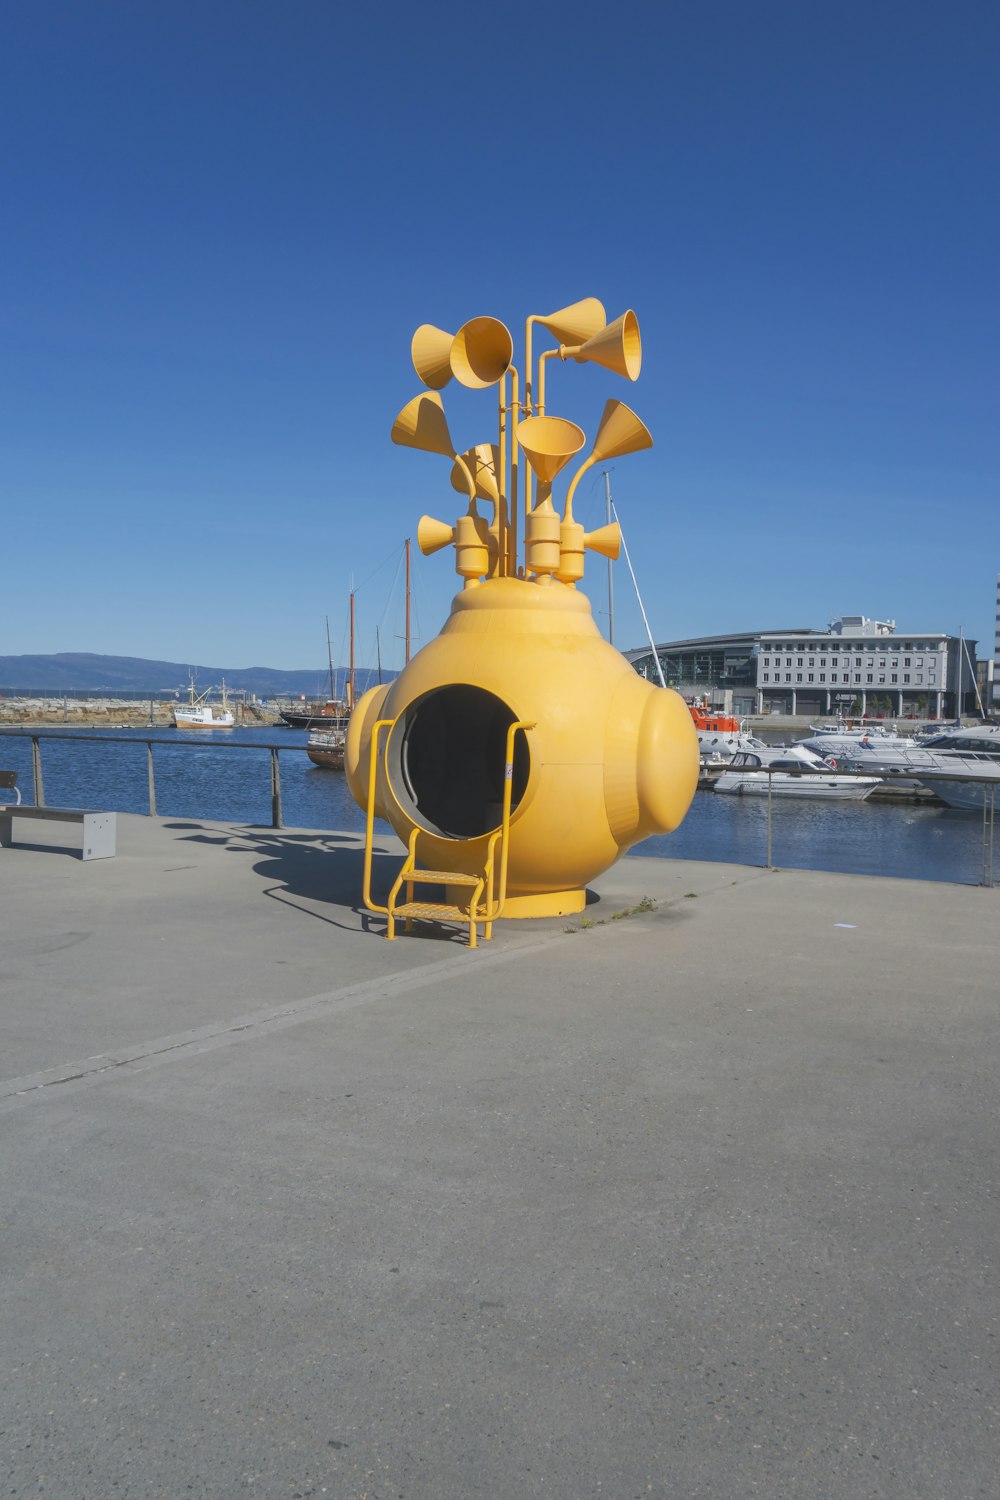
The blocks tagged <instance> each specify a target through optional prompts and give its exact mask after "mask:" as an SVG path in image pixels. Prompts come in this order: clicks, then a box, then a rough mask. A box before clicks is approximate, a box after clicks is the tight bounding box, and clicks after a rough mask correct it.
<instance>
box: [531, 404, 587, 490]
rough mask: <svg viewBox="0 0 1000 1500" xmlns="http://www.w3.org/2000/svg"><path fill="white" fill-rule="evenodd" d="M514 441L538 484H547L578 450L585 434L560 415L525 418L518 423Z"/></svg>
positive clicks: (585, 438)
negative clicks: (520, 449)
mask: <svg viewBox="0 0 1000 1500" xmlns="http://www.w3.org/2000/svg"><path fill="white" fill-rule="evenodd" d="M517 441H518V443H519V444H520V446H521V448H522V450H523V452H524V455H525V457H526V458H527V460H528V462H529V464H530V465H531V467H532V469H533V470H534V474H535V478H536V479H538V481H539V482H540V483H542V484H551V482H552V480H553V479H555V477H556V475H557V474H558V473H559V472H560V470H562V469H564V468H565V467H566V465H567V464H568V463H569V461H570V459H571V458H572V457H573V455H574V453H579V451H580V449H581V448H582V447H583V445H584V443H585V442H586V441H587V435H586V433H585V432H584V430H583V428H582V427H577V425H576V423H575V422H567V421H566V420H565V419H564V418H563V417H527V418H525V420H524V421H523V422H519V423H518V428H517Z"/></svg>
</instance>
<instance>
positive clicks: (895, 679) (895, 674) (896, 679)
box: [889, 672, 899, 682]
mask: <svg viewBox="0 0 1000 1500" xmlns="http://www.w3.org/2000/svg"><path fill="white" fill-rule="evenodd" d="M889 680H890V682H898V681H899V674H898V672H893V674H892V676H891V678H890V679H889Z"/></svg>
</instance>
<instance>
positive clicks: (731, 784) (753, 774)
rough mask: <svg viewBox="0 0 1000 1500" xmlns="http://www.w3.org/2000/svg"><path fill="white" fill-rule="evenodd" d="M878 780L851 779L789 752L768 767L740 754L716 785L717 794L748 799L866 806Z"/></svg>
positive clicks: (751, 754)
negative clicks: (798, 799)
mask: <svg viewBox="0 0 1000 1500" xmlns="http://www.w3.org/2000/svg"><path fill="white" fill-rule="evenodd" d="M880 781H881V777H879V776H850V775H847V774H846V773H844V772H840V771H834V770H832V769H831V767H830V766H828V765H827V764H826V763H825V762H824V761H823V760H822V759H818V763H817V762H814V761H810V760H805V759H803V758H802V756H801V755H791V754H789V753H788V752H787V751H786V752H785V753H784V754H783V755H780V756H776V757H775V758H774V759H773V760H770V761H768V762H767V764H765V762H764V761H763V760H762V758H761V756H760V755H758V754H756V753H754V752H752V751H740V752H739V753H737V754H736V755H734V756H733V758H732V760H731V762H730V764H729V766H728V768H727V769H726V770H725V771H723V773H722V775H721V776H720V777H719V778H718V780H717V781H716V782H715V790H716V791H717V792H722V794H723V795H724V796H725V795H730V796H745V797H767V796H769V795H770V796H774V797H821V798H823V799H824V801H829V800H833V801H842V802H863V801H864V799H865V798H866V797H870V796H871V794H872V792H873V791H874V790H875V788H876V787H877V786H878V785H879V783H880Z"/></svg>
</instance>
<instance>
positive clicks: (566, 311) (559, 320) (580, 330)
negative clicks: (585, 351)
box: [535, 297, 607, 345]
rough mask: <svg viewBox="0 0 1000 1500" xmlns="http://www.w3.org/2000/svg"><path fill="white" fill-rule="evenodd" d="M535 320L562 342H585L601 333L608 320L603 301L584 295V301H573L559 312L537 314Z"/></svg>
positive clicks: (574, 343)
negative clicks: (543, 314)
mask: <svg viewBox="0 0 1000 1500" xmlns="http://www.w3.org/2000/svg"><path fill="white" fill-rule="evenodd" d="M535 322H536V323H541V325H542V327H543V328H547V329H548V330H549V332H550V333H551V334H552V336H553V338H557V339H558V340H559V342H560V344H573V345H576V344H584V343H586V341H587V339H591V338H593V337H594V335H595V334H597V333H600V331H601V329H602V328H603V327H604V325H605V323H606V322H607V314H606V313H605V311H604V304H603V302H598V300H597V298H596V297H584V299H583V301H582V302H571V303H570V305H569V307H561V308H560V309H559V311H558V312H554V313H547V314H546V315H545V316H544V317H542V315H541V314H540V313H537V314H536V315H535Z"/></svg>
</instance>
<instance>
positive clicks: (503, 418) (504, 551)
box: [497, 370, 510, 578]
mask: <svg viewBox="0 0 1000 1500" xmlns="http://www.w3.org/2000/svg"><path fill="white" fill-rule="evenodd" d="M498 400H499V413H498V419H497V420H498V427H499V432H498V440H497V448H498V450H499V454H500V461H499V464H498V466H497V467H498V468H499V470H500V472H499V474H498V475H497V489H498V490H499V492H500V499H499V500H498V501H497V540H498V542H499V551H498V554H497V570H498V572H499V574H500V577H501V578H505V577H506V576H507V574H508V573H509V571H510V552H509V549H510V524H509V521H508V514H509V512H508V510H507V372H506V370H505V371H504V373H503V374H502V375H501V376H500V385H499V397H498Z"/></svg>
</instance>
